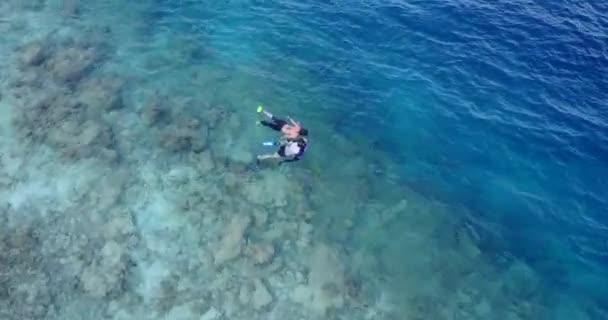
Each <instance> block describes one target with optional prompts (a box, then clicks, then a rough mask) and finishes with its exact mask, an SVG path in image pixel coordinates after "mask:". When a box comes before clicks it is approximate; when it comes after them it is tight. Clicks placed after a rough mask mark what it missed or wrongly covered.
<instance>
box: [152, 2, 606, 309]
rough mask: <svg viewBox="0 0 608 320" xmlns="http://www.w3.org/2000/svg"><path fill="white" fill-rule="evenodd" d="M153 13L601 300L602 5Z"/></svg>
mask: <svg viewBox="0 0 608 320" xmlns="http://www.w3.org/2000/svg"><path fill="white" fill-rule="evenodd" d="M152 16H153V17H152V18H153V19H155V20H156V21H157V22H156V23H157V26H158V27H166V26H170V27H171V28H175V29H177V30H181V31H183V32H191V33H192V34H195V35H197V36H200V38H201V39H205V40H206V41H210V43H211V45H212V46H213V47H214V49H215V50H216V52H217V53H218V54H219V55H220V56H221V57H222V58H223V61H225V62H226V64H227V65H231V64H241V65H255V66H256V70H259V72H267V73H268V74H267V78H268V79H269V81H268V84H267V85H268V86H274V87H275V88H276V90H277V92H280V93H282V94H285V95H295V96H296V97H297V98H298V99H299V101H300V104H301V105H300V106H299V109H298V111H296V112H297V113H298V116H299V117H300V118H302V119H304V120H305V121H307V123H313V124H312V125H311V127H314V126H315V125H314V122H315V121H322V122H323V124H324V125H330V126H332V127H333V130H335V131H337V132H340V133H342V134H345V135H346V136H351V135H352V136H353V137H354V136H361V135H364V136H365V137H366V139H369V143H371V144H372V145H373V146H374V147H375V148H377V150H381V151H384V152H388V153H390V154H391V155H392V158H393V160H394V161H395V162H396V163H398V164H399V166H398V167H399V172H395V174H398V175H399V177H400V179H402V183H403V184H406V185H408V186H410V187H411V188H413V189H415V190H417V191H419V192H420V193H422V194H425V195H426V196H429V197H435V198H438V199H441V200H442V201H445V202H447V203H448V204H453V205H455V206H465V207H466V208H467V209H468V212H469V214H468V216H467V217H466V220H467V221H468V223H469V224H470V226H472V230H474V233H475V234H476V236H477V237H478V240H479V242H480V243H481V244H482V248H483V249H484V251H486V252H495V253H496V254H497V255H500V254H502V253H504V252H509V253H510V254H513V255H515V256H517V257H520V258H522V259H525V260H526V261H527V262H528V263H530V264H531V265H532V266H533V268H535V270H537V271H538V272H539V273H540V274H541V275H542V276H543V277H544V279H545V280H546V281H547V283H548V284H549V285H550V286H555V290H561V291H564V292H572V294H576V295H580V296H581V297H583V298H584V299H587V298H589V299H593V300H595V301H597V302H598V303H600V304H604V305H608V298H606V297H608V271H606V270H607V268H606V265H607V264H608V200H607V197H606V196H605V195H606V194H608V104H607V103H608V77H606V76H605V75H606V72H608V5H606V4H604V3H602V2H598V1H479V0H473V1H435V0H431V1H372V0H370V1H326V2H321V1H319V2H314V1H278V2H268V1H252V2H242V1H232V2H230V1H227V2H222V3H215V4H212V5H209V4H201V3H198V2H194V1H192V2H188V1H179V2H176V1H160V3H159V6H158V10H157V11H156V12H153V13H152ZM277 64H280V65H282V66H290V68H293V69H291V70H292V71H293V70H295V71H297V72H299V73H306V74H309V75H311V77H309V78H306V79H298V83H294V82H293V81H294V79H293V78H290V77H289V76H287V75H286V74H281V73H280V72H277V69H276V68H273V66H275V65H277ZM295 71H294V72H295ZM284 72H285V73H289V72H290V70H287V69H286V70H284ZM321 97H322V98H321ZM317 143H319V142H317Z"/></svg>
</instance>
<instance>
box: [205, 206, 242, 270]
mask: <svg viewBox="0 0 608 320" xmlns="http://www.w3.org/2000/svg"><path fill="white" fill-rule="evenodd" d="M250 223H251V218H250V217H249V216H247V215H241V214H237V215H234V216H232V218H231V219H230V222H229V223H228V224H227V225H226V227H225V228H224V232H223V234H222V239H221V241H220V243H219V245H218V246H217V247H216V248H215V250H214V254H213V257H214V263H215V265H216V266H220V265H222V264H223V263H225V262H227V261H229V260H232V259H235V258H237V257H238V256H239V255H240V254H241V250H242V246H243V236H244V235H245V231H246V230H247V228H248V227H249V224H250Z"/></svg>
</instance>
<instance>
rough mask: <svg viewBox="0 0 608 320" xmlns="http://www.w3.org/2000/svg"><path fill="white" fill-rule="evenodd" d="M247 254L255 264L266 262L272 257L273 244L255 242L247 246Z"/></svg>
mask: <svg viewBox="0 0 608 320" xmlns="http://www.w3.org/2000/svg"><path fill="white" fill-rule="evenodd" d="M247 254H248V256H249V257H250V258H251V259H252V260H253V263H255V264H266V263H269V262H271V261H272V258H273V257H274V246H273V245H272V243H256V244H253V245H251V246H249V247H248V248H247Z"/></svg>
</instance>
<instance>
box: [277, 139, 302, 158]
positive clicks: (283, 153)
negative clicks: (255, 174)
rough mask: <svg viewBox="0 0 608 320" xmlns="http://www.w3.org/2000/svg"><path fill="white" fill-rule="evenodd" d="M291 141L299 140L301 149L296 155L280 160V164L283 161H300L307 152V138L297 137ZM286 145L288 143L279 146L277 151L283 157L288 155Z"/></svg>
mask: <svg viewBox="0 0 608 320" xmlns="http://www.w3.org/2000/svg"><path fill="white" fill-rule="evenodd" d="M291 141H297V143H298V147H300V150H299V151H298V153H297V154H296V155H294V156H293V157H292V158H290V159H285V160H282V161H281V162H279V164H281V163H283V162H294V161H298V160H300V158H302V156H303V155H304V152H306V147H307V146H308V142H306V140H304V139H302V138H297V139H295V140H291ZM285 147H286V145H282V146H281V147H280V148H279V151H277V153H278V154H279V155H280V156H281V157H286V155H285Z"/></svg>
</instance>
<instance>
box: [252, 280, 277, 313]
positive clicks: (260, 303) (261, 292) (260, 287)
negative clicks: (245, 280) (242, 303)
mask: <svg viewBox="0 0 608 320" xmlns="http://www.w3.org/2000/svg"><path fill="white" fill-rule="evenodd" d="M272 301H273V298H272V295H271V294H270V292H269V291H268V289H267V288H266V285H265V284H264V283H263V282H262V280H260V279H256V280H255V282H254V289H253V294H252V296H251V304H252V305H253V308H254V309H256V310H259V309H262V308H263V307H265V306H267V305H269V304H271V303H272Z"/></svg>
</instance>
